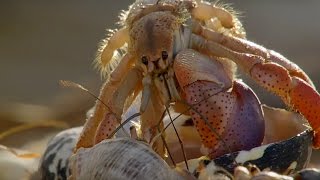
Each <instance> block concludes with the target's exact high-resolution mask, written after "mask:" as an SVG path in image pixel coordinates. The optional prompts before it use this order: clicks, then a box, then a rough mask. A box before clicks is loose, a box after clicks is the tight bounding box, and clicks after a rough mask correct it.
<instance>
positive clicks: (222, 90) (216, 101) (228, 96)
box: [174, 50, 264, 158]
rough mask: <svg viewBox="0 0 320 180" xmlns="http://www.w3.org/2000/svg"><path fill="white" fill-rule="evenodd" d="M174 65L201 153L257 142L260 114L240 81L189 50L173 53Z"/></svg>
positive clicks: (261, 131)
mask: <svg viewBox="0 0 320 180" xmlns="http://www.w3.org/2000/svg"><path fill="white" fill-rule="evenodd" d="M199 62H201V63H199ZM174 69H175V73H176V77H177V79H178V82H179V85H180V86H181V87H182V89H183V92H184V93H185V100H186V101H187V103H188V104H189V105H190V106H191V107H192V110H190V114H191V116H192V119H193V121H194V124H195V127H196V129H197V130H198V132H199V135H200V138H201V139H202V143H203V148H202V150H203V153H204V154H207V155H209V157H210V158H215V157H218V156H220V155H223V154H226V153H230V152H234V151H239V150H243V149H245V150H248V149H251V148H253V147H257V146H259V145H261V142H262V140H263V136H264V121H263V114H262V110H261V107H260V102H259V100H258V99H257V97H256V96H255V94H254V93H253V91H252V90H251V89H250V88H249V87H248V86H246V85H245V84H244V83H242V82H240V81H234V82H233V83H232V82H231V81H230V79H229V78H226V77H228V76H227V74H226V72H225V71H224V68H223V65H222V64H221V63H220V62H219V61H212V60H211V59H210V58H209V57H206V56H204V55H202V54H200V53H198V52H196V51H192V50H186V51H182V52H180V53H179V54H178V55H177V57H176V59H175V64H174ZM207 72H208V73H207Z"/></svg>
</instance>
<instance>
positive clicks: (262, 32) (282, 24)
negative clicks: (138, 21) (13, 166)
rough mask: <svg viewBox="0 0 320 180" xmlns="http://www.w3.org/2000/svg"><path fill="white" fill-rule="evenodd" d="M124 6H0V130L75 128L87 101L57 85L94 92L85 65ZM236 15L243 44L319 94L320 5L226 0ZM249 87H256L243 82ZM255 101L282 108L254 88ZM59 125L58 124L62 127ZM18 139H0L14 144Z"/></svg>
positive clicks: (96, 84)
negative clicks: (52, 125) (47, 123)
mask: <svg viewBox="0 0 320 180" xmlns="http://www.w3.org/2000/svg"><path fill="white" fill-rule="evenodd" d="M132 2H133V1H132V0H131V1H130V0H121V1H120V0H119V1H114V0H104V1H101V0H99V1H98V0H93V1H90V2H89V1H85V0H69V1H62V0H56V1H37V0H29V1H24V0H12V1H1V2H0V62H1V63H0V82H1V85H0V132H2V131H5V130H7V129H9V128H12V127H14V126H15V125H17V124H19V123H21V122H20V121H34V122H36V121H41V120H44V119H50V120H59V121H63V122H64V123H66V124H67V125H68V126H74V125H80V124H83V122H84V120H85V118H84V115H85V112H86V110H87V109H88V108H90V107H92V106H93V104H94V101H95V100H94V99H92V98H91V97H90V96H87V95H86V94H84V93H83V92H81V91H79V90H74V89H66V88H62V87H60V86H59V84H58V81H59V80H61V79H65V80H71V81H74V82H78V83H80V84H81V85H83V86H85V87H86V88H88V89H89V90H90V91H92V92H93V93H95V94H97V95H98V94H99V88H100V86H101V83H102V79H101V78H100V76H99V73H98V72H97V71H96V70H94V68H93V65H92V61H93V59H94V56H95V52H96V49H97V44H98V43H99V41H100V40H101V39H102V38H104V37H105V34H106V31H105V29H106V28H111V29H112V28H117V26H116V24H115V23H116V22H117V21H118V17H117V16H118V14H119V11H120V10H122V9H125V10H126V9H127V8H128V5H129V4H131V3H132ZM223 2H226V3H231V4H232V6H233V7H234V8H235V9H236V10H238V11H239V12H241V20H242V22H243V24H244V27H245V29H246V31H247V38H248V39H250V40H252V41H254V42H257V43H259V44H261V45H264V46H265V47H267V48H269V49H273V50H276V51H278V52H280V53H281V54H283V55H284V56H286V57H287V58H288V59H290V60H291V61H293V62H295V63H297V64H298V65H299V66H300V67H301V68H302V69H304V70H305V72H306V73H307V74H309V75H310V77H311V79H312V80H313V81H314V83H315V85H316V87H317V89H319V85H320V78H319V72H318V71H319V68H320V63H319V58H320V49H319V48H320V35H319V32H320V23H319V20H318V19H319V18H320V11H319V8H320V1H318V0H309V1H307V2H306V1H299V0H282V1H278V0H269V1H255V0H247V1H236V0H234V1H231V0H224V1H223ZM248 83H249V84H250V86H252V87H253V88H256V87H257V86H256V85H255V84H254V83H252V82H250V81H249V82H248ZM257 93H258V96H259V97H261V100H262V102H263V103H266V104H269V105H272V106H276V107H283V104H282V103H281V102H280V101H279V99H278V98H277V97H275V96H273V95H271V94H270V93H267V92H266V91H264V90H261V89H258V90H257ZM62 126H63V125H62ZM19 139H20V138H16V139H15V141H14V142H13V141H12V138H8V137H2V138H1V137H0V143H3V144H6V145H10V146H17V144H19V142H20V141H21V142H22V141H24V140H21V139H20V141H19Z"/></svg>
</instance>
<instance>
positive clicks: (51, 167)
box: [39, 127, 82, 180]
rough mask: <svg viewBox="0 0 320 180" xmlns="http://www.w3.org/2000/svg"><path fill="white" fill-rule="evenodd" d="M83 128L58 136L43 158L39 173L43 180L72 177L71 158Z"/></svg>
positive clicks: (73, 129) (51, 142)
mask: <svg viewBox="0 0 320 180" xmlns="http://www.w3.org/2000/svg"><path fill="white" fill-rule="evenodd" d="M81 130H82V127H76V128H71V129H67V130H65V131H62V132H60V133H59V134H57V135H56V136H55V137H54V138H53V139H52V140H51V141H50V142H49V144H48V146H47V149H46V150H45V152H44V155H43V156H42V159H41V162H40V169H39V172H40V174H41V176H42V178H43V179H49V180H51V179H52V180H55V179H67V177H68V176H69V175H70V170H69V167H68V166H69V157H70V156H71V155H72V151H73V148H74V146H75V144H76V142H77V140H78V137H79V134H80V132H81Z"/></svg>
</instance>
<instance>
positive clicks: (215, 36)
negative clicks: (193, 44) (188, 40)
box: [193, 22, 314, 87]
mask: <svg viewBox="0 0 320 180" xmlns="http://www.w3.org/2000/svg"><path fill="white" fill-rule="evenodd" d="M193 32H194V33H195V34H198V35H200V36H201V37H203V38H205V39H206V40H210V41H212V42H215V43H216V45H215V46H217V45H221V46H223V47H226V48H228V49H230V50H232V51H233V52H231V53H234V52H238V53H246V54H251V55H257V56H261V57H262V58H263V59H265V60H266V61H271V62H274V63H277V64H279V65H281V66H283V67H284V68H286V69H287V70H288V71H289V74H290V75H291V76H296V77H299V78H301V79H303V80H305V81H306V82H307V83H309V84H310V85H311V86H313V87H314V85H313V83H312V81H311V80H310V78H309V77H308V76H307V75H306V73H305V72H304V71H303V70H302V69H301V68H300V67H299V66H298V65H296V64H295V63H293V62H291V61H289V60H288V59H286V58H285V57H284V56H282V55H281V54H279V53H277V52H275V51H272V50H269V49H266V48H264V47H263V46H260V45H258V44H255V43H254V42H251V41H248V40H245V39H241V38H237V37H233V36H225V35H223V34H221V33H217V32H214V31H212V30H210V29H208V28H206V27H203V26H201V25H200V24H199V23H197V22H195V23H194V25H193Z"/></svg>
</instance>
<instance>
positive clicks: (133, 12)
mask: <svg viewBox="0 0 320 180" xmlns="http://www.w3.org/2000/svg"><path fill="white" fill-rule="evenodd" d="M122 25H123V27H122V28H121V29H120V30H118V31H116V32H115V33H114V34H112V35H111V37H110V38H109V39H108V41H107V43H106V44H104V45H103V46H102V48H101V51H100V53H99V56H98V60H97V64H98V66H99V67H100V68H101V69H102V70H103V72H104V73H107V74H108V78H107V81H106V83H105V84H104V86H103V88H102V89H101V93H100V97H99V98H100V99H101V100H102V101H104V102H106V104H107V106H105V105H104V104H103V103H101V102H100V101H97V103H96V105H95V111H94V113H93V115H92V116H91V117H89V119H88V121H87V122H86V124H85V126H84V129H83V131H82V134H81V136H80V139H79V141H78V143H77V146H76V149H78V148H80V147H91V146H93V145H94V144H96V143H99V142H100V141H102V140H103V139H106V138H111V137H112V135H113V134H114V131H115V130H116V128H117V127H118V126H119V124H120V122H121V116H122V114H123V113H124V112H125V111H126V110H127V109H128V107H129V106H130V105H131V104H132V103H133V102H134V101H135V99H136V98H137V97H138V95H139V94H140V93H141V94H142V96H141V102H140V114H141V122H140V123H141V127H140V129H139V131H141V133H139V138H141V139H143V140H145V141H146V142H148V143H150V142H153V141H154V138H156V137H157V135H158V134H159V133H161V132H162V131H163V129H164V125H163V123H162V118H163V114H164V113H165V112H166V109H167V108H169V106H173V108H174V109H175V111H177V112H179V113H184V114H188V115H190V116H191V117H192V119H193V122H194V124H195V127H196V129H197V131H198V133H199V135H200V137H201V140H202V144H203V148H202V150H203V151H202V152H203V153H205V154H206V155H209V157H210V158H215V157H217V156H219V155H222V154H226V153H228V152H234V151H239V150H246V149H251V148H253V147H256V146H259V145H260V144H261V143H262V140H263V136H264V122H263V112H262V109H261V107H260V102H259V100H258V98H257V97H256V95H255V94H254V92H253V91H252V90H251V89H250V88H249V87H248V86H247V85H246V84H244V83H243V82H241V81H240V80H237V79H236V78H235V72H236V67H240V68H242V69H243V70H244V71H245V72H246V73H248V74H249V76H251V77H252V79H254V80H255V81H256V82H257V83H258V84H259V85H261V86H262V87H264V88H266V89H267V90H269V91H271V92H274V93H275V94H277V95H279V96H280V97H281V98H282V99H283V101H284V102H285V103H286V104H287V105H288V106H290V107H293V108H294V109H296V110H298V111H299V112H301V113H302V114H303V115H304V116H305V117H306V119H307V120H308V121H309V123H310V125H311V127H312V128H313V130H314V132H315V134H314V137H315V138H314V147H317V148H318V147H320V141H319V139H320V138H319V128H320V121H319V119H320V117H319V116H318V115H317V114H319V112H320V96H319V93H318V92H317V91H316V90H315V88H314V85H313V84H312V82H311V80H310V79H309V77H308V76H307V75H306V74H305V73H304V72H303V71H302V70H301V69H300V68H299V67H298V66H297V65H296V64H294V63H293V62H290V61H289V60H287V59H286V58H285V57H283V56H281V55H280V54H278V53H276V52H274V51H271V50H268V49H266V48H264V47H262V46H259V45H257V44H255V43H253V42H250V41H248V40H246V39H245V32H244V30H243V28H242V26H241V24H240V22H239V21H238V19H237V18H236V16H235V15H233V14H232V13H230V12H229V11H227V10H226V9H224V8H222V7H218V6H215V5H213V4H210V3H208V2H203V1H201V2H200V1H196V0H194V1H193V0H181V1H174V0H169V1H152V0H149V1H147V0H145V1H137V2H135V3H134V4H133V5H132V6H131V7H130V9H129V12H128V13H127V14H126V15H125V18H124V21H123V22H122ZM119 49H125V54H124V55H123V56H122V57H121V58H117V57H118V56H117V53H118V50H119ZM110 69H112V70H110ZM167 112H169V111H168V110H167ZM154 142H155V143H154V144H153V147H154V150H155V151H156V152H157V153H158V154H160V155H161V156H164V154H165V149H164V142H163V141H162V140H161V139H160V138H159V139H157V140H155V141H154Z"/></svg>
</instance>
